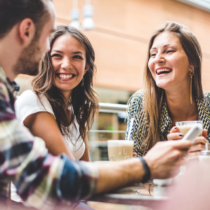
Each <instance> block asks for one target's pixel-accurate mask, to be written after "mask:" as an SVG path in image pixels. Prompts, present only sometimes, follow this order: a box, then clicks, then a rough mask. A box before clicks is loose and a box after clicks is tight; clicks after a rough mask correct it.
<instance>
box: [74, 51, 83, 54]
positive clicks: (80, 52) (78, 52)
mask: <svg viewBox="0 0 210 210" xmlns="http://www.w3.org/2000/svg"><path fill="white" fill-rule="evenodd" d="M72 54H84V53H83V52H82V51H76V52H72Z"/></svg>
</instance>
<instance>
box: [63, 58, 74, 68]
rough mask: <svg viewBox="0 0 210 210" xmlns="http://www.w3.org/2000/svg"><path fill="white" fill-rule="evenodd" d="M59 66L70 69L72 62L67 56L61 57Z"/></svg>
mask: <svg viewBox="0 0 210 210" xmlns="http://www.w3.org/2000/svg"><path fill="white" fill-rule="evenodd" d="M61 67H62V68H64V69H71V68H72V63H71V60H70V59H69V58H63V60H62V64H61Z"/></svg>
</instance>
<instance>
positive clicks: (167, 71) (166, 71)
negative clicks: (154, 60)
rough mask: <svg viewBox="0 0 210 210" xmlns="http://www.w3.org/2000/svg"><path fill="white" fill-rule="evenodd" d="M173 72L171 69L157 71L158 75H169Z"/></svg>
mask: <svg viewBox="0 0 210 210" xmlns="http://www.w3.org/2000/svg"><path fill="white" fill-rule="evenodd" d="M169 72H171V69H159V70H157V74H163V73H169Z"/></svg>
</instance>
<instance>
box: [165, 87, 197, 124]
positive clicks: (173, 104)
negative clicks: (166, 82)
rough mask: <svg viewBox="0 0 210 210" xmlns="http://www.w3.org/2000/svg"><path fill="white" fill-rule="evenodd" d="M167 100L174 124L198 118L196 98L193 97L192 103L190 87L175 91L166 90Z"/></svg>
mask: <svg viewBox="0 0 210 210" xmlns="http://www.w3.org/2000/svg"><path fill="white" fill-rule="evenodd" d="M166 102H167V106H168V110H169V115H170V117H171V119H172V124H173V125H175V122H177V121H186V120H197V119H198V109H197V104H196V100H195V98H194V97H193V99H192V104H191V103H190V90H189V89H184V90H181V91H173V92H167V91H166Z"/></svg>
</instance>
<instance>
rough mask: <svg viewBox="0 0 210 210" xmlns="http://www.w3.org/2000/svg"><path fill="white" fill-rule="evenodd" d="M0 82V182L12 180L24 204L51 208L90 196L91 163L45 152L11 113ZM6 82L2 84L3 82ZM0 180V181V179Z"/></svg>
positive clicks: (93, 174) (93, 183)
mask: <svg viewBox="0 0 210 210" xmlns="http://www.w3.org/2000/svg"><path fill="white" fill-rule="evenodd" d="M2 84H3V83H1V82H0V182H2V183H5V182H6V181H8V180H11V181H13V183H14V184H15V186H16V188H17V193H18V194H19V195H20V197H21V198H22V199H23V201H24V202H25V204H26V205H29V206H33V207H36V208H41V207H49V208H48V209H51V207H53V206H54V205H55V204H57V203H59V202H61V201H62V202H66V201H68V202H70V203H71V202H75V201H78V200H80V199H85V198H88V197H89V196H91V195H92V194H93V193H94V191H95V188H96V183H97V177H98V171H97V169H96V168H95V167H94V166H93V165H92V164H88V163H83V162H74V161H71V160H70V159H69V158H68V157H67V156H66V155H64V154H61V155H60V156H58V157H55V156H52V155H50V154H49V153H48V150H47V149H46V147H45V142H44V141H43V140H42V139H40V138H38V137H34V136H32V135H31V133H30V132H29V131H28V129H26V128H25V127H23V126H21V125H20V123H19V121H18V120H17V119H16V117H15V113H14V110H13V109H12V108H13V105H12V104H11V103H10V102H11V101H10V100H11V95H12V94H10V92H9V91H8V90H7V89H5V88H4V85H2ZM6 85H8V84H5V86H6ZM0 184H1V183H0ZM0 193H1V192H0Z"/></svg>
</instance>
